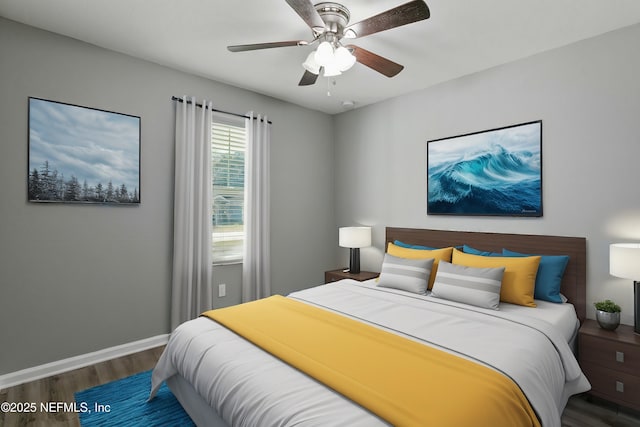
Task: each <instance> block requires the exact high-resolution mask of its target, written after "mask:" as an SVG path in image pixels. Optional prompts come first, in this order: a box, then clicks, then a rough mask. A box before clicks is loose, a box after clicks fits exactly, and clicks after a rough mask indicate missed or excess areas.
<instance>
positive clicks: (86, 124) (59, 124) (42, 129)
mask: <svg viewBox="0 0 640 427" xmlns="http://www.w3.org/2000/svg"><path fill="white" fill-rule="evenodd" d="M27 186H28V201H29V202H42V203H79V204H82V203H97V204H109V205H137V204H140V117H137V116H132V115H128V114H122V113H116V112H111V111H105V110H100V109H96V108H89V107H81V106H78V105H73V104H67V103H63V102H57V101H49V100H45V99H40V98H34V97H30V98H29V159H28V185H27Z"/></svg>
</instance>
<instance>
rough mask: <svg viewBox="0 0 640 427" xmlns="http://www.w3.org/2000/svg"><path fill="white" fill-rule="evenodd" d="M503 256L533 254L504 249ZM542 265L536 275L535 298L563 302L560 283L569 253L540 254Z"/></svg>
mask: <svg viewBox="0 0 640 427" xmlns="http://www.w3.org/2000/svg"><path fill="white" fill-rule="evenodd" d="M502 255H503V256H513V257H523V256H532V255H528V254H521V253H518V252H513V251H510V250H509V249H502ZM540 256H541V258H540V266H539V267H538V275H537V276H536V287H535V290H534V292H533V297H534V298H535V299H539V300H543V301H549V302H556V303H562V302H563V301H562V297H561V296H560V285H561V282H562V275H563V274H564V270H565V269H566V268H567V263H568V262H569V256H568V255H540Z"/></svg>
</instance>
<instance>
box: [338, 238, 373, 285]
mask: <svg viewBox="0 0 640 427" xmlns="http://www.w3.org/2000/svg"><path fill="white" fill-rule="evenodd" d="M338 231H339V233H338V244H339V245H340V246H342V247H343V248H349V249H350V250H351V253H350V258H349V273H352V274H358V273H360V248H366V247H367V246H371V227H340V228H339V229H338Z"/></svg>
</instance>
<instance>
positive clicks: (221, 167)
mask: <svg viewBox="0 0 640 427" xmlns="http://www.w3.org/2000/svg"><path fill="white" fill-rule="evenodd" d="M241 123H242V124H241ZM245 148H246V132H245V128H244V121H243V120H239V121H238V122H235V123H234V124H229V123H228V122H226V121H225V122H222V121H217V122H215V121H214V123H213V126H212V132H211V163H212V171H211V176H212V181H213V206H212V223H213V236H212V246H213V248H212V250H213V262H214V263H215V264H224V263H232V262H239V261H242V255H243V251H244V155H245Z"/></svg>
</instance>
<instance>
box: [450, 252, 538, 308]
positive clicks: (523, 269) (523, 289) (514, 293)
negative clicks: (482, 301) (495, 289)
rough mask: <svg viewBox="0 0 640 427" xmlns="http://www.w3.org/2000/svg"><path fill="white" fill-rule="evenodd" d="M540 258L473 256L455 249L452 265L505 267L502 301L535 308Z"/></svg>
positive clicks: (501, 289)
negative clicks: (534, 298) (534, 297)
mask: <svg viewBox="0 0 640 427" xmlns="http://www.w3.org/2000/svg"><path fill="white" fill-rule="evenodd" d="M540 258H541V257H539V256H529V257H521V258H515V257H497V256H482V255H472V254H467V253H464V252H461V251H459V250H457V249H454V251H453V256H452V259H453V261H452V264H459V265H464V266H467V267H482V268H487V267H489V268H494V267H504V275H503V276H502V287H501V288H500V301H504V302H510V303H512V304H518V305H524V306H526V307H535V306H536V303H535V301H534V300H533V291H534V288H535V285H536V274H538V266H539V265H540Z"/></svg>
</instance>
